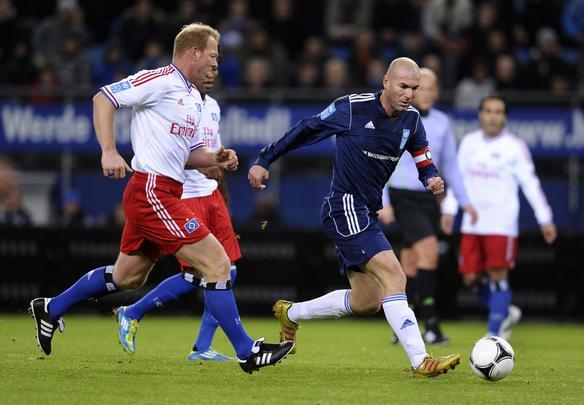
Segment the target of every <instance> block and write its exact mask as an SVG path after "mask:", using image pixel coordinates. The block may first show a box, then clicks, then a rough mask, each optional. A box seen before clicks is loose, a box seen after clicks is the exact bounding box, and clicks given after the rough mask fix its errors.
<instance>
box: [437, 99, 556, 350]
mask: <svg viewBox="0 0 584 405" xmlns="http://www.w3.org/2000/svg"><path fill="white" fill-rule="evenodd" d="M506 120H507V106H506V104H505V101H504V100H503V99H502V98H500V97H498V96H490V97H486V98H485V99H484V100H483V101H482V102H481V106H480V109H479V121H480V124H481V129H479V130H477V131H474V132H471V133H469V134H467V135H465V136H464V138H463V139H462V141H461V143H460V146H459V149H458V165H459V167H460V171H461V174H462V176H463V179H464V185H465V188H466V190H467V193H468V196H469V199H470V202H471V203H472V204H473V205H474V207H475V208H476V210H477V212H478V214H479V215H478V220H477V221H476V222H475V223H473V222H472V221H471V219H470V216H469V215H468V213H464V216H463V219H462V227H461V233H462V237H461V242H460V257H459V271H460V273H461V274H462V277H463V281H464V284H465V285H466V286H468V287H470V286H474V285H476V284H477V283H478V282H479V281H480V280H479V276H480V275H481V274H482V273H483V272H487V273H488V277H489V280H488V283H485V284H483V285H482V286H481V288H480V290H479V292H480V294H479V297H480V299H481V302H483V303H484V304H485V305H487V306H488V308H489V321H488V334H489V335H496V336H501V337H503V338H505V339H508V338H509V336H510V334H511V327H512V326H513V325H514V324H515V323H517V322H518V321H519V319H520V317H521V311H520V309H519V308H517V307H516V306H514V305H511V289H510V287H509V283H508V281H507V276H508V273H509V270H511V269H513V267H514V265H515V259H516V257H517V233H518V218H519V196H518V189H519V187H521V190H522V191H523V194H525V197H526V198H527V201H529V204H530V205H531V207H532V209H533V211H534V213H535V217H536V219H537V222H538V223H539V225H540V229H541V232H542V234H543V237H544V239H545V241H546V242H547V243H549V244H551V243H553V241H554V240H555V238H556V227H555V225H554V223H553V217H552V211H551V209H550V206H549V205H548V203H547V200H546V198H545V195H544V194H543V192H542V189H541V185H540V182H539V179H538V177H537V175H536V173H535V168H534V165H533V162H532V160H531V154H530V153H529V149H528V148H527V145H526V144H525V142H524V141H523V140H521V138H519V137H518V136H516V135H514V134H512V133H511V132H509V131H507V130H506V129H505V124H506ZM457 209H458V207H457V204H456V200H455V199H454V198H453V196H452V195H451V194H450V193H449V194H448V196H447V198H446V199H445V201H444V202H443V205H442V211H443V213H444V214H447V215H448V221H447V224H446V228H449V230H450V231H451V230H452V222H453V219H454V215H455V214H456V212H457Z"/></svg>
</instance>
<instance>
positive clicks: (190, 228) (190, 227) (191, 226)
mask: <svg viewBox="0 0 584 405" xmlns="http://www.w3.org/2000/svg"><path fill="white" fill-rule="evenodd" d="M200 226H201V225H199V223H198V222H197V220H196V219H195V218H193V219H191V220H189V221H187V222H186V223H185V224H184V227H185V229H186V230H187V232H188V233H193V232H195V231H196V230H197V229H199V227H200Z"/></svg>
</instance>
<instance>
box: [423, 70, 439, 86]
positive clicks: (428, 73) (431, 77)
mask: <svg viewBox="0 0 584 405" xmlns="http://www.w3.org/2000/svg"><path fill="white" fill-rule="evenodd" d="M420 78H424V79H426V80H428V81H430V82H431V83H432V84H434V85H436V84H438V77H437V76H436V73H434V71H433V70H432V69H428V68H425V67H424V68H420Z"/></svg>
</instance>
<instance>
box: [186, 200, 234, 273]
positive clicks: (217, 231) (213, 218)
mask: <svg viewBox="0 0 584 405" xmlns="http://www.w3.org/2000/svg"><path fill="white" fill-rule="evenodd" d="M183 202H184V203H185V204H186V206H187V207H189V208H190V209H191V210H192V211H193V212H194V213H195V215H196V216H197V218H201V220H202V221H203V223H204V224H205V225H207V228H208V229H209V230H210V231H211V233H212V234H213V235H214V236H215V237H216V238H217V240H219V242H221V245H222V246H223V248H224V249H225V252H226V253H227V256H229V260H230V261H231V262H232V263H233V262H234V261H236V260H237V259H239V258H241V251H240V250H239V242H238V241H237V236H236V235H235V231H234V230H233V225H232V224H231V217H230V216H229V209H228V208H227V204H225V200H224V199H223V196H222V195H221V192H220V191H219V190H218V189H216V190H215V191H213V193H212V194H211V195H208V196H205V197H193V198H187V199H184V200H183ZM179 263H180V264H181V267H190V266H189V265H188V264H187V263H186V262H184V261H182V260H180V259H179Z"/></svg>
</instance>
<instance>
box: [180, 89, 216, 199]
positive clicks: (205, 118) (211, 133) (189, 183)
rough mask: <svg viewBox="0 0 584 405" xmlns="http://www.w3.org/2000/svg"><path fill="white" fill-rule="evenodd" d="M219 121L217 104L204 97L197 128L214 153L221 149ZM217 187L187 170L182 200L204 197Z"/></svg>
mask: <svg viewBox="0 0 584 405" xmlns="http://www.w3.org/2000/svg"><path fill="white" fill-rule="evenodd" d="M220 120H221V109H220V108H219V104H218V103H217V101H216V100H215V99H214V98H212V97H210V96H208V95H207V96H205V108H204V109H203V115H202V116H201V122H200V124H199V128H200V129H201V131H200V132H201V136H202V141H203V143H204V144H205V146H206V147H207V148H208V149H210V150H212V151H216V150H218V149H219V148H220V147H221V135H220V134H219V121H220ZM217 187H218V184H217V181H216V180H212V179H208V178H207V177H206V176H205V175H204V174H203V173H201V172H199V171H198V170H187V171H186V178H185V184H184V185H183V195H182V198H183V199H184V198H193V197H205V196H208V195H211V194H213V191H215V190H216V189H217Z"/></svg>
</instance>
